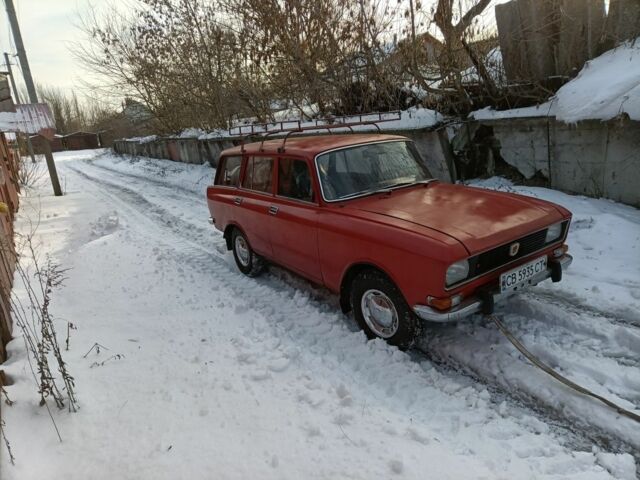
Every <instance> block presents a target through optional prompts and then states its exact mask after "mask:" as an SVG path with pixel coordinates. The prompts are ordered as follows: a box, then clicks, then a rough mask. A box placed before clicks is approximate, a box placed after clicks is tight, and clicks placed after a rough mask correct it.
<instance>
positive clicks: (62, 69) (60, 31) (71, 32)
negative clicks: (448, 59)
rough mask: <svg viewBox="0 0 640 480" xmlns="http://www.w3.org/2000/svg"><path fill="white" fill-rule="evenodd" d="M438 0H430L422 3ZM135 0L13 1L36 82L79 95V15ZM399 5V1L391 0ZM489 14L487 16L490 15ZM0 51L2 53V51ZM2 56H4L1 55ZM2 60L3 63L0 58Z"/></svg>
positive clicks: (1, 29) (1, 25)
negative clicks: (76, 50) (76, 45)
mask: <svg viewBox="0 0 640 480" xmlns="http://www.w3.org/2000/svg"><path fill="white" fill-rule="evenodd" d="M0 1H2V4H1V7H2V11H1V12H0V47H1V48H2V52H9V53H15V46H14V43H13V38H12V35H11V30H10V28H9V23H8V20H7V15H6V10H5V6H4V0H0ZM504 1H506V0H494V1H493V2H492V5H491V6H490V7H489V8H488V9H487V11H485V14H484V15H483V16H484V17H485V18H484V19H483V21H485V22H491V21H492V20H493V4H495V3H502V2H504ZM429 2H435V0H427V1H426V2H423V5H424V4H426V3H429ZM132 3H135V0H14V5H15V9H16V12H17V15H18V22H19V23H20V29H21V31H22V38H23V41H24V44H25V49H26V51H27V56H28V59H29V65H30V67H31V72H32V75H33V78H34V81H35V82H36V84H44V85H48V86H56V87H59V88H61V89H64V90H65V91H67V92H69V93H70V92H72V91H75V92H76V93H78V94H79V95H81V96H82V94H83V93H84V92H85V91H84V87H83V86H82V79H83V78H85V77H87V75H90V74H89V73H88V72H86V71H84V70H83V69H82V67H81V65H80V64H79V63H78V62H77V60H75V59H74V58H73V55H72V54H71V52H70V51H69V46H70V45H71V44H73V43H74V42H80V41H82V40H83V35H84V34H83V33H82V32H81V31H80V29H79V28H78V26H77V25H78V23H79V19H80V16H81V15H82V14H83V13H86V12H87V11H89V10H90V9H92V8H104V7H105V6H106V5H107V4H109V5H114V6H116V7H117V8H118V9H119V10H121V11H123V12H126V10H127V9H128V8H131V5H132ZM390 3H391V4H397V2H396V0H390ZM487 17H488V18H487ZM2 52H0V53H2ZM0 58H2V56H1V55H0ZM0 63H4V61H3V60H0ZM13 63H14V67H13V69H14V74H15V77H16V80H17V83H18V89H19V90H21V91H22V89H21V85H23V84H24V83H23V81H22V75H21V73H20V68H19V66H18V60H17V58H14V59H13ZM3 69H4V68H3Z"/></svg>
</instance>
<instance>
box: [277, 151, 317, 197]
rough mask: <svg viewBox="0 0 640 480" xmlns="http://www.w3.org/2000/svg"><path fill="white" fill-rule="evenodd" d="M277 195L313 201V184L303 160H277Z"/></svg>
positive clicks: (307, 166)
mask: <svg viewBox="0 0 640 480" xmlns="http://www.w3.org/2000/svg"><path fill="white" fill-rule="evenodd" d="M278 195H280V196H282V197H287V198H294V199H296V200H303V201H305V202H313V201H314V200H315V199H314V196H313V186H312V183H311V174H310V172H309V165H308V164H307V162H305V161H304V160H295V159H292V158H281V159H279V160H278Z"/></svg>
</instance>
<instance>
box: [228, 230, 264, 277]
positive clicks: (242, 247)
mask: <svg viewBox="0 0 640 480" xmlns="http://www.w3.org/2000/svg"><path fill="white" fill-rule="evenodd" d="M231 247H232V249H233V258H234V259H235V260H236V265H238V269H240V271H241V272H242V273H244V274H245V275H248V276H249V277H256V276H258V275H260V274H261V273H262V271H263V270H264V266H265V265H264V260H263V259H262V257H260V256H259V255H257V254H256V253H255V252H254V251H253V250H252V249H251V246H250V245H249V241H248V240H247V237H245V235H244V233H242V232H241V231H240V230H239V229H237V228H235V229H234V230H233V234H232V235H231Z"/></svg>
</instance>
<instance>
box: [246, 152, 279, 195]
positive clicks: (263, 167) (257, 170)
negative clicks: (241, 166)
mask: <svg viewBox="0 0 640 480" xmlns="http://www.w3.org/2000/svg"><path fill="white" fill-rule="evenodd" d="M273 164H274V159H273V158H268V157H252V158H250V159H249V160H248V161H247V170H246V172H245V174H244V180H243V181H242V186H243V187H244V188H248V189H249V190H256V191H258V192H266V193H271V192H272V186H273Z"/></svg>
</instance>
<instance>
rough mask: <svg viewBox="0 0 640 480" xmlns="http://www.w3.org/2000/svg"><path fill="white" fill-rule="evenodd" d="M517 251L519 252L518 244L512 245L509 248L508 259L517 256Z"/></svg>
mask: <svg viewBox="0 0 640 480" xmlns="http://www.w3.org/2000/svg"><path fill="white" fill-rule="evenodd" d="M519 250H520V244H519V243H518V242H516V243H512V244H511V245H510V246H509V256H510V257H515V256H516V255H517V254H518V251H519Z"/></svg>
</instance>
